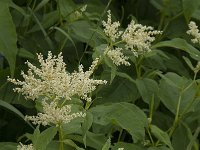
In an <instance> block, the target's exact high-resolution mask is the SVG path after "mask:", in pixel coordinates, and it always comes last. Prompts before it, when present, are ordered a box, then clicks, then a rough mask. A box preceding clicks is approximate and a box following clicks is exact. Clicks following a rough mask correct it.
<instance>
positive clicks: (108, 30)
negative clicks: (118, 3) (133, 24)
mask: <svg viewBox="0 0 200 150" xmlns="http://www.w3.org/2000/svg"><path fill="white" fill-rule="evenodd" d="M107 12H108V20H107V22H105V21H102V24H103V27H104V32H105V34H106V35H107V36H108V37H109V38H110V39H111V40H112V41H113V42H115V40H116V39H117V38H119V37H120V35H121V34H122V31H118V30H119V29H118V28H119V27H120V23H119V21H117V22H113V23H112V19H111V11H110V10H108V11H107Z"/></svg>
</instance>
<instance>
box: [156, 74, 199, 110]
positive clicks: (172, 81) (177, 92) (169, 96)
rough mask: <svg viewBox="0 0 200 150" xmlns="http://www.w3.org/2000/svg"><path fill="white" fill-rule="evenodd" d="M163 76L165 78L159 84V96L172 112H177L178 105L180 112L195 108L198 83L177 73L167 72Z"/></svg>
mask: <svg viewBox="0 0 200 150" xmlns="http://www.w3.org/2000/svg"><path fill="white" fill-rule="evenodd" d="M161 77H162V78H163V79H162V80H161V81H160V85H159V97H160V99H161V101H162V103H163V104H164V105H165V106H166V107H167V108H168V109H169V110H170V111H171V112H173V113H174V114H176V111H177V107H179V112H178V113H180V114H181V113H187V112H189V111H191V110H192V109H194V108H193V107H194V106H195V103H194V102H196V101H195V95H196V92H197V85H196V83H195V82H194V81H193V80H191V79H187V78H185V77H181V76H179V75H177V74H175V73H167V74H166V75H161ZM189 106H190V107H189Z"/></svg>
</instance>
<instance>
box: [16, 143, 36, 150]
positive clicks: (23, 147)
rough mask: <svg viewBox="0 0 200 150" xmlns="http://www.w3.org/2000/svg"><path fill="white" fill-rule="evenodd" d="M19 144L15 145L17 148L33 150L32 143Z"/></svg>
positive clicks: (18, 149) (19, 149)
mask: <svg viewBox="0 0 200 150" xmlns="http://www.w3.org/2000/svg"><path fill="white" fill-rule="evenodd" d="M19 144H20V145H18V146H17V150H34V148H33V144H29V145H23V144H22V143H21V142H20V143H19Z"/></svg>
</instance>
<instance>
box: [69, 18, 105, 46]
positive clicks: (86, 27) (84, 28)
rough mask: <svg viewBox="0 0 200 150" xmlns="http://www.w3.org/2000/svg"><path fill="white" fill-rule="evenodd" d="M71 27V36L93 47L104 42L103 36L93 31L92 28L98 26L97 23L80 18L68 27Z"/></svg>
mask: <svg viewBox="0 0 200 150" xmlns="http://www.w3.org/2000/svg"><path fill="white" fill-rule="evenodd" d="M69 27H70V29H71V30H72V32H71V37H73V38H74V39H76V40H78V41H80V42H84V43H87V44H89V45H90V46H92V47H95V46H97V45H100V44H102V41H101V39H100V37H101V36H99V35H98V34H97V33H96V32H95V31H92V29H93V28H95V27H96V25H95V24H93V23H91V22H89V21H86V20H79V21H75V22H73V23H71V24H70V26H67V27H66V29H67V30H69Z"/></svg>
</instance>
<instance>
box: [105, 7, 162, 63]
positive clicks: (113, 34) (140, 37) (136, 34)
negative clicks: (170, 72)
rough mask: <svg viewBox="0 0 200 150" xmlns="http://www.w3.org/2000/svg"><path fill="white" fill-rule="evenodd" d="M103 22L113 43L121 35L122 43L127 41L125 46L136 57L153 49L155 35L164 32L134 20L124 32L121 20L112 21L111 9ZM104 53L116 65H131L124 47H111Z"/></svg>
mask: <svg viewBox="0 0 200 150" xmlns="http://www.w3.org/2000/svg"><path fill="white" fill-rule="evenodd" d="M102 24H103V27H104V33H105V34H106V35H107V36H108V37H109V38H110V39H111V41H112V44H113V42H115V41H116V39H119V38H120V37H121V41H120V43H122V42H123V43H125V48H126V49H127V50H131V52H133V54H134V55H135V56H136V57H137V56H138V55H143V54H144V53H146V52H149V51H151V49H150V47H151V43H152V42H153V41H154V40H155V36H156V35H157V34H161V33H162V32H161V31H157V30H154V29H153V27H151V26H143V25H141V24H136V23H135V22H134V21H131V23H130V24H129V25H128V27H127V28H126V29H125V31H124V32H122V31H119V27H120V23H119V21H118V22H113V23H112V20H111V11H110V10H108V20H107V22H105V21H102ZM116 43H118V42H116ZM112 44H111V47H112ZM114 44H115V43H114ZM104 54H106V55H107V56H108V57H109V58H110V59H111V60H112V61H113V63H114V64H116V65H121V64H124V65H127V66H128V65H130V64H129V63H128V62H127V60H128V57H125V56H124V55H123V52H122V48H109V50H108V49H106V50H105V53H104Z"/></svg>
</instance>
